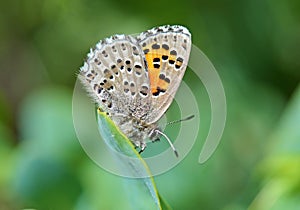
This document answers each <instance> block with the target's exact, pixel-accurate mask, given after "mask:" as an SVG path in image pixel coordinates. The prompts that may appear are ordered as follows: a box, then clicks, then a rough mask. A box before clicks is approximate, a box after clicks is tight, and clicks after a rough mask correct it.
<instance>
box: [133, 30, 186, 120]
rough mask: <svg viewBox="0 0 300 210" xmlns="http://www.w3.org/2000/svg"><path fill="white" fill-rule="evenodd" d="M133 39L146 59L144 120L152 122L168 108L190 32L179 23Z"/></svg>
mask: <svg viewBox="0 0 300 210" xmlns="http://www.w3.org/2000/svg"><path fill="white" fill-rule="evenodd" d="M137 41H138V44H139V45H140V47H141V48H142V50H143V53H144V56H145V60H146V62H147V68H148V76H149V80H150V95H151V107H153V108H155V109H153V110H152V111H151V112H150V113H149V114H148V117H147V120H146V122H147V123H153V122H156V121H157V120H159V119H160V118H161V116H162V115H163V114H164V113H165V111H166V110H167V109H168V108H169V106H170V104H171V103H172V100H173V98H174V96H175V94H176V91H177V89H178V87H179V85H180V82H181V80H182V77H183V75H184V72H185V70H186V67H187V64H188V60H189V55H190V50H191V34H190V33H189V31H188V30H187V29H186V28H185V27H183V26H160V27H156V28H153V29H151V30H148V31H146V32H144V33H141V34H140V35H139V36H137Z"/></svg>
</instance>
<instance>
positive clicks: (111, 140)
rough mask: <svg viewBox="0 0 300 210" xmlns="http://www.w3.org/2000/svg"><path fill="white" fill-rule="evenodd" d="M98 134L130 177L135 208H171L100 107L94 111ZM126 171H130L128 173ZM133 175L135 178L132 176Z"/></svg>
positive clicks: (142, 164)
mask: <svg viewBox="0 0 300 210" xmlns="http://www.w3.org/2000/svg"><path fill="white" fill-rule="evenodd" d="M96 112H97V113H96V115H97V122H98V128H99V131H100V134H101V136H102V138H103V140H104V141H105V143H106V144H107V145H108V146H109V147H110V148H111V151H112V153H113V154H114V157H116V158H117V159H118V161H117V162H118V163H119V164H120V167H121V168H122V170H126V172H127V173H126V174H130V175H131V177H130V178H129V177H126V178H125V186H126V189H127V191H128V196H129V200H130V202H131V204H132V206H133V207H134V208H135V209H171V208H170V206H169V205H168V204H167V203H166V202H164V201H163V200H162V199H161V197H160V196H159V194H158V191H157V188H156V185H155V183H154V180H153V177H152V174H151V172H150V170H149V168H148V166H147V164H146V162H145V161H144V160H143V159H142V157H141V156H140V155H139V153H138V152H137V151H136V149H135V148H134V146H133V144H132V143H131V142H130V140H129V139H128V138H127V137H126V136H125V135H124V134H123V133H122V132H121V131H120V129H119V128H118V127H117V126H116V125H115V124H114V122H113V121H112V120H111V119H110V118H109V117H108V116H107V115H106V113H105V112H102V111H101V110H100V109H97V111H96ZM128 171H129V172H130V173H128ZM132 177H135V178H132Z"/></svg>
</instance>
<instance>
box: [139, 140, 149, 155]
mask: <svg viewBox="0 0 300 210" xmlns="http://www.w3.org/2000/svg"><path fill="white" fill-rule="evenodd" d="M146 147H147V145H146V143H142V144H141V150H140V151H139V154H141V153H142V152H144V150H145V149H146Z"/></svg>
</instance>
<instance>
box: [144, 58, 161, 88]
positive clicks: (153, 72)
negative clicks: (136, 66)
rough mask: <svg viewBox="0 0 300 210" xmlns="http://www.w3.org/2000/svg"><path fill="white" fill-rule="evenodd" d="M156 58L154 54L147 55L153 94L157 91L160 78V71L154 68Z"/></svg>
mask: <svg viewBox="0 0 300 210" xmlns="http://www.w3.org/2000/svg"><path fill="white" fill-rule="evenodd" d="M155 57H156V56H155V55H154V54H153V53H150V52H149V53H147V54H146V61H147V63H148V75H149V81H150V88H151V92H152V93H154V92H155V91H156V87H157V83H158V80H159V78H158V76H159V72H160V69H157V68H154V66H153V58H155Z"/></svg>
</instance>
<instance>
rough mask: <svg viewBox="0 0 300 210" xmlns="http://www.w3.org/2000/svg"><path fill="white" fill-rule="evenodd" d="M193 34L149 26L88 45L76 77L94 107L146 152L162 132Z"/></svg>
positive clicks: (187, 57) (185, 30)
mask: <svg viewBox="0 0 300 210" xmlns="http://www.w3.org/2000/svg"><path fill="white" fill-rule="evenodd" d="M190 50H191V34H190V32H189V31H188V29H187V28H185V27H183V26H179V25H172V26H170V25H165V26H159V27H155V28H152V29H150V30H147V31H145V32H143V33H141V34H139V35H137V36H131V35H124V34H122V35H114V36H111V37H109V38H106V39H103V40H101V41H100V42H99V43H97V44H96V46H95V47H94V48H93V49H91V50H90V52H89V53H88V56H87V59H86V61H85V62H84V65H83V66H82V67H81V68H80V72H79V75H78V77H79V79H80V81H81V82H82V84H83V85H84V87H85V89H86V91H87V92H88V93H89V95H90V96H91V97H92V98H93V99H94V101H95V102H96V104H97V106H98V107H99V108H100V109H101V110H103V111H104V112H106V113H107V115H108V116H109V117H110V118H111V119H112V120H113V122H114V123H115V124H116V125H117V126H118V127H119V128H120V130H121V131H122V132H123V133H124V134H125V135H126V136H127V137H128V138H129V139H130V141H131V142H132V143H133V144H134V145H135V146H136V147H139V148H140V152H142V151H144V150H145V148H146V146H147V142H149V141H155V140H157V139H159V137H161V136H164V137H165V138H166V139H167V140H168V142H169V144H170V146H171V147H172V149H173V150H174V152H175V154H176V156H178V154H177V151H176V150H175V148H174V146H173V144H172V143H171V141H170V140H169V138H168V137H167V136H166V135H165V134H164V133H163V132H162V130H161V129H160V128H159V126H158V121H159V119H160V118H161V117H162V116H163V114H164V113H165V112H166V111H167V109H168V108H169V106H170V104H171V103H172V101H173V98H174V96H175V94H176V92H177V89H178V87H179V85H180V82H181V80H182V77H183V76H184V73H185V70H186V67H187V64H188V60H189V55H190Z"/></svg>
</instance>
